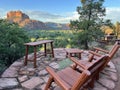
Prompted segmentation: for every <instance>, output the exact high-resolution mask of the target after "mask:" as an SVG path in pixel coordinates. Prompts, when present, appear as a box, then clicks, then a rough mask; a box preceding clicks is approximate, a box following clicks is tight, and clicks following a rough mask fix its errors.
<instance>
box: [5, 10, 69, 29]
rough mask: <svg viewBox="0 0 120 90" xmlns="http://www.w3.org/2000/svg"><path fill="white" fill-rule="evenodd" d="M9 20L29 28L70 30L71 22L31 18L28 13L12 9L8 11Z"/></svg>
mask: <svg viewBox="0 0 120 90" xmlns="http://www.w3.org/2000/svg"><path fill="white" fill-rule="evenodd" d="M7 20H9V21H10V22H11V23H13V22H15V23H18V24H19V25H20V26H21V27H23V28H25V29H27V30H69V29H70V28H69V24H59V23H53V22H47V23H45V22H42V21H38V20H31V19H30V18H29V16H28V15H26V14H25V13H23V12H21V11H10V12H8V13H7Z"/></svg>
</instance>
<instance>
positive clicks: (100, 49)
mask: <svg viewBox="0 0 120 90" xmlns="http://www.w3.org/2000/svg"><path fill="white" fill-rule="evenodd" d="M94 49H95V50H97V51H101V52H104V53H109V51H107V50H104V49H102V48H98V47H94Z"/></svg>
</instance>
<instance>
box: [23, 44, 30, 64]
mask: <svg viewBox="0 0 120 90" xmlns="http://www.w3.org/2000/svg"><path fill="white" fill-rule="evenodd" d="M28 48H29V46H28V45H26V51H25V61H24V65H25V66H26V65H27V59H28Z"/></svg>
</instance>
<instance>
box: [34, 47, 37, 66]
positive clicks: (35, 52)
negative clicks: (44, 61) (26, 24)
mask: <svg viewBox="0 0 120 90" xmlns="http://www.w3.org/2000/svg"><path fill="white" fill-rule="evenodd" d="M36 51H37V50H36V46H34V68H36V67H37V65H36Z"/></svg>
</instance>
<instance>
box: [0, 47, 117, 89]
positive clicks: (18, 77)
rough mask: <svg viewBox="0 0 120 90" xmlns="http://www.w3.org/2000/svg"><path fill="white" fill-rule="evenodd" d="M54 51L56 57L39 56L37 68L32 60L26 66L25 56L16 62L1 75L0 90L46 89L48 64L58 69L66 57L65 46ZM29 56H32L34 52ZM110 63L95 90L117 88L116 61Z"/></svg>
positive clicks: (96, 83)
mask: <svg viewBox="0 0 120 90" xmlns="http://www.w3.org/2000/svg"><path fill="white" fill-rule="evenodd" d="M54 53H55V58H51V57H50V56H47V57H44V56H42V57H39V58H37V68H33V63H32V62H28V65H27V66H24V64H23V63H24V57H23V58H21V59H19V60H17V61H16V62H14V63H13V64H12V65H11V66H10V67H9V68H8V69H6V71H5V72H4V73H3V74H2V75H1V77H0V90H44V86H45V84H46V82H47V80H48V77H49V74H48V73H47V71H46V70H45V68H46V66H50V67H52V68H54V69H55V70H56V71H58V70H59V64H58V63H59V62H60V61H61V60H64V59H65V58H66V53H65V49H64V48H57V49H54ZM38 54H40V52H38ZM41 54H42V53H41ZM29 56H30V57H32V56H33V54H30V55H29ZM82 56H84V55H82ZM111 61H112V60H111ZM109 65H110V67H106V68H105V69H104V70H103V71H102V72H101V73H100V79H99V80H98V81H96V82H95V87H94V88H93V90H114V89H115V87H116V82H118V75H117V69H116V67H115V65H114V63H112V62H110V63H109ZM53 86H56V85H53Z"/></svg>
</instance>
